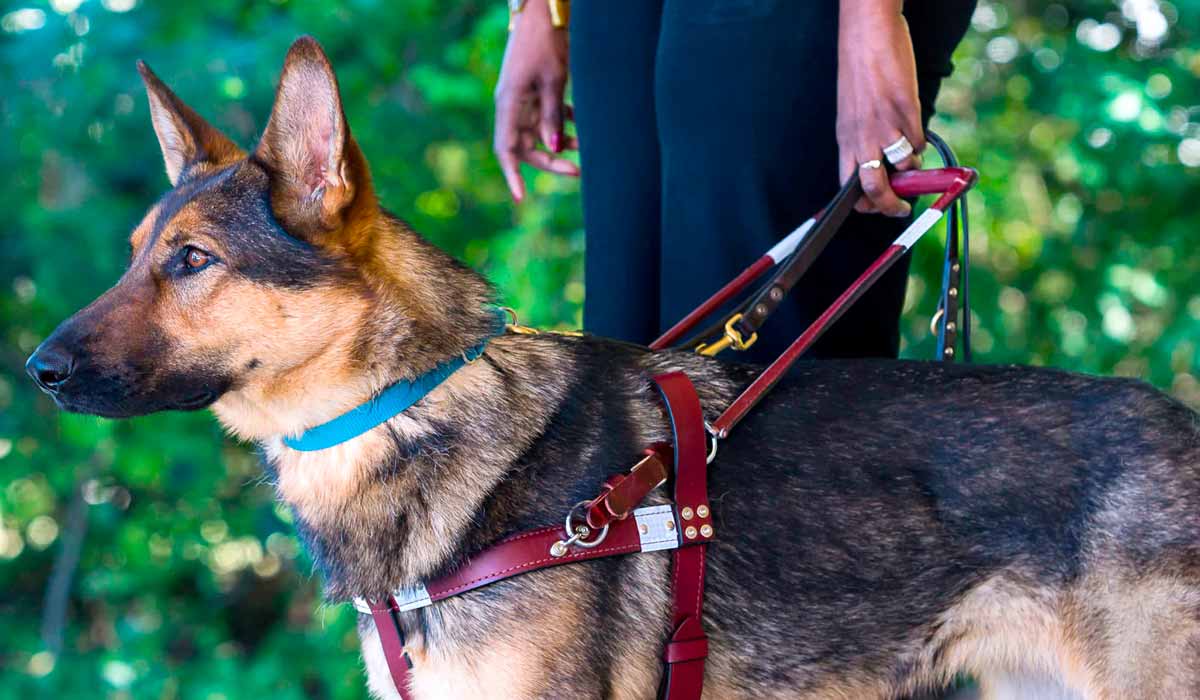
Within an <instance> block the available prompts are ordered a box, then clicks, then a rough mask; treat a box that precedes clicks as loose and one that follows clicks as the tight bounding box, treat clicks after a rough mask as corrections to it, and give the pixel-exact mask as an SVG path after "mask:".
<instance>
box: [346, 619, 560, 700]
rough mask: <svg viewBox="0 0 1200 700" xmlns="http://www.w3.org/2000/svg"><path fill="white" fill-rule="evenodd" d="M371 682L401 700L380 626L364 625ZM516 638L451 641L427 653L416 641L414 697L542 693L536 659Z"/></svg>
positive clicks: (384, 697) (382, 694)
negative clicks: (466, 645)
mask: <svg viewBox="0 0 1200 700" xmlns="http://www.w3.org/2000/svg"><path fill="white" fill-rule="evenodd" d="M359 637H360V639H361V641H362V654H363V662H364V665H365V666H366V671H367V686H368V688H369V689H370V690H371V693H372V695H373V696H375V697H377V698H380V700H400V694H399V693H398V692H397V691H396V686H395V683H394V682H393V681H392V675H391V672H390V671H389V670H388V663H387V659H386V658H385V657H384V653H383V646H382V645H381V644H380V642H379V633H378V632H377V631H376V630H375V626H374V625H373V624H372V625H364V626H360V628H359ZM512 642H513V640H509V639H497V640H496V641H495V643H494V644H488V645H482V646H478V647H472V648H471V649H463V648H458V647H451V648H446V649H438V650H436V651H433V652H431V653H426V652H425V651H424V650H422V649H421V648H420V647H419V646H417V647H415V648H414V647H410V648H409V650H408V651H409V653H410V655H411V657H412V660H413V670H412V673H411V676H410V677H411V679H412V691H413V692H412V696H411V697H412V698H413V699H414V700H426V699H436V698H524V697H536V696H537V690H536V689H537V686H538V682H539V681H538V675H539V674H538V671H537V669H536V668H535V667H534V665H533V664H534V663H536V660H535V659H533V658H531V657H530V655H528V654H526V653H523V652H522V650H520V649H518V648H517V645H515V644H513V643H512Z"/></svg>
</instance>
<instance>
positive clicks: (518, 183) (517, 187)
mask: <svg viewBox="0 0 1200 700" xmlns="http://www.w3.org/2000/svg"><path fill="white" fill-rule="evenodd" d="M496 159H497V160H499V161H500V172H502V173H504V182H505V183H507V184H508V191H509V192H510V193H511V194H512V198H513V201H514V202H517V203H520V202H521V200H522V199H525V181H524V180H522V179H521V160H520V159H519V158H518V157H517V152H516V151H515V150H503V151H502V150H499V149H497V150H496Z"/></svg>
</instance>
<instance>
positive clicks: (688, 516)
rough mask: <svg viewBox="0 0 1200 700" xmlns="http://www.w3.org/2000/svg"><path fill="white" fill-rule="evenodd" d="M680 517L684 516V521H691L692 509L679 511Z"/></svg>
mask: <svg viewBox="0 0 1200 700" xmlns="http://www.w3.org/2000/svg"><path fill="white" fill-rule="evenodd" d="M679 515H680V516H682V517H683V519H684V520H691V519H692V509H691V508H684V509H683V510H681V511H679Z"/></svg>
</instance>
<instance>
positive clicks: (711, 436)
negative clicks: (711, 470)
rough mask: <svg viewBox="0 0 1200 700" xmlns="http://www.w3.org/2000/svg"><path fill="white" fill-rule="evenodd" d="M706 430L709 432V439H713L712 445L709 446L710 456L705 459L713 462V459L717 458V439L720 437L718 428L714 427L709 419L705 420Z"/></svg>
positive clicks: (707, 462) (706, 461)
mask: <svg viewBox="0 0 1200 700" xmlns="http://www.w3.org/2000/svg"><path fill="white" fill-rule="evenodd" d="M704 432H706V433H708V439H709V440H710V441H712V447H710V448H708V458H707V459H705V461H704V463H705V464H712V463H713V460H714V459H716V458H717V441H718V440H720V438H719V437H718V436H717V430H716V428H714V427H712V423H709V422H708V421H704Z"/></svg>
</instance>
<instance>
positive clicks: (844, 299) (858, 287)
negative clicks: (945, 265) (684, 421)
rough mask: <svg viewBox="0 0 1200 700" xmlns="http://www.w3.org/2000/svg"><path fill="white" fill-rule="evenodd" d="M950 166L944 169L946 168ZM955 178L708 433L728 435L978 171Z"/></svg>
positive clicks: (963, 171) (960, 170) (962, 171)
mask: <svg viewBox="0 0 1200 700" xmlns="http://www.w3.org/2000/svg"><path fill="white" fill-rule="evenodd" d="M949 170H951V169H947V171H949ZM954 172H955V174H956V177H957V179H956V181H955V182H953V183H951V184H950V185H949V186H948V187H947V188H946V189H945V190H944V193H943V194H942V196H941V197H939V198H938V199H937V201H936V202H934V203H933V206H931V207H930V208H929V209H926V210H925V211H924V212H923V213H922V214H921V215H920V216H918V217H917V218H916V219H914V220H913V222H912V224H910V225H909V227H908V228H907V229H905V231H904V232H903V233H901V234H900V236H899V237H898V238H896V240H895V241H893V242H892V245H891V246H889V247H888V249H887V250H885V251H884V252H883V254H882V255H880V256H879V257H878V258H876V260H875V262H874V263H872V264H871V266H870V267H868V268H867V269H866V271H864V272H863V273H862V275H860V276H859V277H858V279H856V280H855V281H854V283H853V284H851V285H850V287H849V288H848V289H847V290H846V291H844V292H842V294H841V296H839V297H838V298H837V299H836V300H835V301H834V302H833V303H832V304H830V306H829V308H827V309H826V310H825V312H824V313H822V314H821V315H820V316H819V317H818V318H817V320H816V321H814V322H813V323H812V325H811V326H809V327H808V328H807V329H806V330H805V331H804V333H802V334H801V335H800V337H799V338H797V339H796V340H795V341H793V342H792V344H791V345H790V346H788V349H787V350H785V351H784V352H783V354H782V355H780V356H779V357H778V358H776V359H775V361H774V362H772V363H771V364H770V365H769V366H768V367H767V368H766V369H765V370H763V372H762V373H761V374H759V375H758V377H757V378H755V380H754V381H753V382H751V384H750V386H748V387H747V388H746V389H745V390H744V391H743V392H742V393H741V395H739V396H738V397H737V398H736V399H734V401H733V403H732V404H730V405H729V407H728V408H726V409H725V412H724V413H722V414H721V415H720V416H719V417H718V418H717V420H715V421H713V423H712V425H711V426H710V427H709V433H710V434H711V435H712V436H713V438H715V439H718V440H721V439H724V438H725V437H727V436H728V435H729V431H730V430H732V429H733V428H734V426H736V425H737V424H738V423H739V422H740V421H741V420H742V418H744V417H745V416H746V414H747V413H748V412H749V411H750V409H752V408H754V407H755V406H757V405H758V403H759V402H760V401H762V399H763V397H764V396H766V394H767V392H769V391H770V390H771V388H772V387H774V386H775V384H777V383H778V382H779V380H780V379H781V378H783V375H784V374H785V373H786V372H787V370H788V369H789V368H790V367H791V366H792V365H793V364H794V363H795V362H796V360H797V359H799V358H800V356H801V355H803V354H804V352H805V351H807V350H808V349H809V348H811V347H812V346H813V344H814V343H815V342H817V340H818V339H819V338H820V337H821V336H822V335H823V334H824V333H825V331H826V330H828V329H829V327H830V326H831V325H833V323H834V322H835V321H837V320H838V319H839V318H841V317H842V315H843V314H845V313H846V310H847V309H849V308H850V306H851V305H852V304H854V302H855V301H858V299H859V298H860V297H862V295H863V294H864V293H866V291H867V290H868V289H870V288H871V285H873V284H875V282H877V281H878V280H879V278H880V277H882V276H883V273H885V272H887V271H888V269H889V268H890V267H891V266H892V265H894V264H896V262H897V261H898V260H900V259H901V258H902V257H904V255H905V254H907V253H908V251H909V249H910V248H912V246H913V244H914V243H916V242H917V241H918V240H920V238H921V237H922V236H924V235H925V234H926V233H927V232H928V231H929V229H931V228H933V226H934V224H936V223H937V222H938V221H940V220H941V219H942V216H943V214H944V212H945V211H946V209H948V208H950V207H951V205H953V203H954V202H955V200H957V199H958V198H959V197H960V196H961V195H962V193H964V192H966V190H967V188H969V187H970V186H971V185H972V184H974V182H975V180H976V178H978V175H977V174H976V173H975V171H974V170H969V169H967V168H957V169H954Z"/></svg>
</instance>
